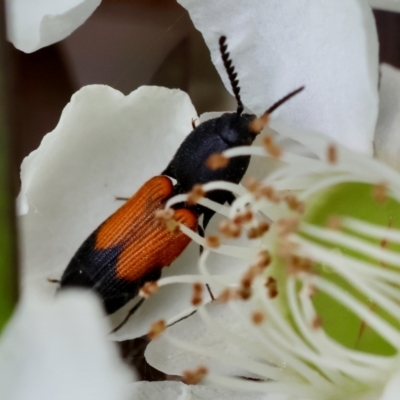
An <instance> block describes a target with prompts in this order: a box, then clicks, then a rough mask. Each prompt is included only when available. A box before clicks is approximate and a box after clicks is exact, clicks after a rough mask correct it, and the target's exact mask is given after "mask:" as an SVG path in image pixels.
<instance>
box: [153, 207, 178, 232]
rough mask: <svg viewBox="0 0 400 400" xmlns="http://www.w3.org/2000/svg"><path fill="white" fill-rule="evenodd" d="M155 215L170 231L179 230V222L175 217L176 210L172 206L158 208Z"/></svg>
mask: <svg viewBox="0 0 400 400" xmlns="http://www.w3.org/2000/svg"><path fill="white" fill-rule="evenodd" d="M154 215H155V218H156V220H157V221H159V222H160V223H163V224H164V225H165V226H166V227H167V229H168V230H169V231H171V232H177V231H178V230H179V224H178V222H177V221H175V219H174V215H175V211H174V210H173V209H172V208H168V209H165V210H157V211H156V212H155V214H154Z"/></svg>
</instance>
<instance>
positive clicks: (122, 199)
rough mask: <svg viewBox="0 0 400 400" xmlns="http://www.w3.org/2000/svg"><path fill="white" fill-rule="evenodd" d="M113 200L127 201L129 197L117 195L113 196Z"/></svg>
mask: <svg viewBox="0 0 400 400" xmlns="http://www.w3.org/2000/svg"><path fill="white" fill-rule="evenodd" d="M115 200H116V201H128V200H129V197H118V196H115Z"/></svg>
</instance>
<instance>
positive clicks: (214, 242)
mask: <svg viewBox="0 0 400 400" xmlns="http://www.w3.org/2000/svg"><path fill="white" fill-rule="evenodd" d="M205 245H206V247H210V248H211V249H216V248H218V247H219V246H221V240H220V238H219V237H218V236H217V235H210V236H207V237H206V238H205Z"/></svg>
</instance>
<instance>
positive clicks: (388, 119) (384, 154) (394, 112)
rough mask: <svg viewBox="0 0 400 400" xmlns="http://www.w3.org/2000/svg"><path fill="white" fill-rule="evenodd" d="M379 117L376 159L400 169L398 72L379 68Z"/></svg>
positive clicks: (399, 84)
mask: <svg viewBox="0 0 400 400" xmlns="http://www.w3.org/2000/svg"><path fill="white" fill-rule="evenodd" d="M379 96H380V102H379V117H378V123H377V126H376V132H375V151H376V155H377V156H378V158H379V159H380V160H382V161H384V162H385V163H387V164H389V165H391V166H392V167H394V168H396V169H398V170H399V169H400V71H399V70H398V69H397V68H394V67H392V66H390V65H387V64H383V65H382V66H381V85H380V91H379Z"/></svg>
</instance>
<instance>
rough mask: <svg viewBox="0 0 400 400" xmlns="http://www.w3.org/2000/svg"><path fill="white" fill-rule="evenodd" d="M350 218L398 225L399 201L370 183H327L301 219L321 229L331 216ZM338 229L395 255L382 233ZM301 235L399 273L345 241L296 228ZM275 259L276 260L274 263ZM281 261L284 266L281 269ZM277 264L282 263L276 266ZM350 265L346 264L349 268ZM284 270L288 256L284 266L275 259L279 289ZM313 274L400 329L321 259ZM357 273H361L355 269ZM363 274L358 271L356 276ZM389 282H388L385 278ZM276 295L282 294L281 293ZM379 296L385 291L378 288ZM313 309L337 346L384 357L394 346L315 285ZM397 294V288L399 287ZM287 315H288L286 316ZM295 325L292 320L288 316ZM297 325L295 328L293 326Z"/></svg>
mask: <svg viewBox="0 0 400 400" xmlns="http://www.w3.org/2000/svg"><path fill="white" fill-rule="evenodd" d="M336 216H337V217H339V218H340V217H351V218H355V219H359V220H362V221H364V222H367V223H371V224H374V225H377V226H380V227H383V228H392V229H400V203H399V202H398V201H396V200H394V199H392V198H390V197H386V196H385V190H384V187H382V188H379V187H374V186H373V185H370V184H364V183H345V184H338V185H335V186H332V187H331V188H329V189H325V190H323V191H322V192H320V193H318V194H317V195H314V196H313V197H312V199H310V200H309V201H308V202H307V208H306V214H305V215H304V216H303V217H302V219H301V220H302V221H304V222H306V223H308V224H312V225H314V226H317V227H322V228H326V227H327V226H328V225H329V221H330V220H332V217H336ZM337 232H339V233H341V234H343V235H349V236H351V237H352V238H357V239H361V240H362V241H363V243H364V244H367V245H371V247H375V248H385V249H387V250H391V251H394V252H396V253H398V254H399V255H400V244H399V243H397V244H396V243H390V242H389V241H387V240H386V239H385V238H384V237H382V238H379V239H372V238H371V237H368V236H366V235H365V234H363V233H362V232H353V231H350V230H347V229H345V228H340V230H338V231H337ZM298 233H299V234H300V235H301V237H303V238H305V239H307V240H308V241H310V242H312V243H313V244H317V245H319V246H321V247H322V248H324V249H328V250H329V251H332V252H333V253H336V254H337V253H341V254H343V255H345V256H348V257H351V258H352V259H354V260H358V261H362V262H365V265H369V266H372V267H373V268H386V269H388V270H390V271H394V272H396V273H400V269H399V268H398V267H399V266H397V268H396V267H395V266H393V265H387V264H386V263H384V262H382V261H381V260H379V259H376V258H372V257H370V256H368V255H366V254H364V253H362V252H360V251H357V250H354V249H351V248H349V247H348V246H346V245H337V244H335V243H331V242H328V241H326V240H322V239H319V238H316V237H315V236H313V237H311V236H308V235H307V234H305V233H304V232H301V228H300V230H299V232H298ZM345 263H346V260H343V265H345V267H346V268H347V266H346V264H345ZM278 264H279V265H278ZM282 266H283V269H282ZM278 268H281V270H280V271H278ZM349 268H351V267H349ZM283 271H288V269H287V261H286V268H285V261H282V260H281V261H280V262H278V263H276V264H275V267H274V271H273V274H274V275H275V276H276V277H277V279H278V282H279V280H280V279H282V278H283V282H282V281H281V282H280V285H279V287H280V290H283V292H284V291H285V282H284V281H285V277H284V274H285V273H286V272H283ZM312 273H315V274H316V275H317V276H318V277H320V278H323V279H325V280H327V281H329V283H331V284H334V285H336V286H337V287H338V288H340V289H342V290H344V291H345V292H346V293H347V294H348V295H351V296H352V297H353V298H354V299H356V300H358V301H360V302H361V303H363V305H365V306H366V307H367V308H368V309H369V310H371V311H372V312H373V313H374V314H375V315H376V316H379V317H380V318H381V319H382V320H384V321H385V322H386V323H388V324H390V325H391V326H392V327H393V328H395V329H397V330H398V331H400V319H399V318H395V317H394V316H393V315H391V314H389V313H388V312H387V310H385V309H384V308H383V307H381V306H380V305H378V304H376V303H375V302H374V301H373V300H372V299H371V298H370V297H369V296H368V293H367V292H365V291H363V292H361V291H359V289H357V288H356V287H355V286H354V285H353V284H352V283H350V282H349V281H347V280H346V279H345V278H344V277H343V276H341V275H340V274H338V273H337V271H335V270H334V269H333V268H332V267H331V266H329V265H326V264H325V265H324V264H322V263H315V264H314V265H313V272H312ZM358 274H359V275H357V276H360V275H361V274H362V272H358ZM360 278H362V276H360ZM388 284H391V283H390V282H389V283H388ZM391 285H392V287H393V288H395V289H400V287H399V286H396V285H394V284H391ZM300 290H301V284H300V283H299V284H298V292H300ZM280 294H281V293H280ZM383 295H386V294H385V293H383ZM280 298H281V301H282V303H284V302H285V301H286V300H284V299H285V298H286V296H280ZM311 299H312V303H313V305H314V308H315V310H316V312H317V315H318V317H319V320H320V323H321V324H322V325H321V326H322V329H324V330H325V332H326V333H327V334H328V335H329V336H330V337H331V338H332V339H334V340H335V341H337V342H339V343H341V344H342V345H344V346H346V347H348V348H350V349H354V350H359V351H363V352H367V353H371V354H376V355H384V356H389V355H393V354H395V353H396V350H395V348H394V347H393V346H392V345H391V344H390V343H388V342H387V341H386V340H385V339H384V338H382V337H381V336H380V335H379V334H378V333H377V332H375V331H374V330H373V329H372V328H371V327H369V326H368V324H367V323H366V322H365V321H363V320H362V319H361V318H360V316H359V315H357V314H356V313H354V312H353V311H351V310H349V309H348V308H347V307H346V305H344V304H343V303H341V302H340V301H339V300H338V299H335V298H333V297H331V296H330V295H328V294H327V293H325V292H323V291H322V290H317V291H316V293H315V295H313V296H312V297H311ZM399 299H400V292H399ZM283 306H284V309H285V310H287V311H288V312H289V308H288V306H287V305H285V304H283ZM288 317H289V320H292V318H291V316H290V315H288ZM292 324H293V326H294V322H293V320H292ZM295 329H296V328H295Z"/></svg>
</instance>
